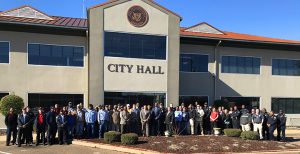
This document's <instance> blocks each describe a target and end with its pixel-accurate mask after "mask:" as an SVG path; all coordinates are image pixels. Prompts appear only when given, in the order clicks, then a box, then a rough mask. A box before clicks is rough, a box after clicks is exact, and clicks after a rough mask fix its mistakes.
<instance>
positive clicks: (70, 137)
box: [67, 126, 75, 141]
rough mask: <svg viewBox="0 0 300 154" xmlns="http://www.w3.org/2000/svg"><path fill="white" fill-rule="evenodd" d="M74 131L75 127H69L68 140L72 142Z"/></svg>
mask: <svg viewBox="0 0 300 154" xmlns="http://www.w3.org/2000/svg"><path fill="white" fill-rule="evenodd" d="M74 129H75V127H74V126H68V127H67V139H68V140H70V141H71V140H73V133H74Z"/></svg>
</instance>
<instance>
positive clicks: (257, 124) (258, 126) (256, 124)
mask: <svg viewBox="0 0 300 154" xmlns="http://www.w3.org/2000/svg"><path fill="white" fill-rule="evenodd" d="M263 122H264V117H263V115H262V114H260V111H259V109H256V111H255V114H253V115H252V123H253V131H258V132H259V136H260V139H261V140H262V139H263V135H262V123H263Z"/></svg>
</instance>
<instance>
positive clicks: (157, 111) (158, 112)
mask: <svg viewBox="0 0 300 154" xmlns="http://www.w3.org/2000/svg"><path fill="white" fill-rule="evenodd" d="M152 113H153V114H152V115H153V120H154V121H153V122H154V124H153V125H154V132H153V133H154V134H153V135H155V136H156V135H157V136H160V135H161V134H160V126H159V124H160V120H161V113H162V112H161V108H160V107H159V106H158V103H155V105H154V107H153V109H152Z"/></svg>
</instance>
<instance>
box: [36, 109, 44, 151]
mask: <svg viewBox="0 0 300 154" xmlns="http://www.w3.org/2000/svg"><path fill="white" fill-rule="evenodd" d="M34 125H35V129H36V146H38V145H39V143H40V141H42V143H43V145H45V129H46V115H45V114H44V109H43V108H39V111H38V114H37V116H36V118H35V122H34Z"/></svg>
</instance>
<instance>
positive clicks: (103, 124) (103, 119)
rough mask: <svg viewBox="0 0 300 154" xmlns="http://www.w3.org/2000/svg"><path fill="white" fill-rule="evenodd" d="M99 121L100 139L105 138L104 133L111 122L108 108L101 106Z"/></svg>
mask: <svg viewBox="0 0 300 154" xmlns="http://www.w3.org/2000/svg"><path fill="white" fill-rule="evenodd" d="M97 120H98V123H99V139H100V138H103V135H104V133H105V132H106V130H107V124H108V122H109V113H108V107H107V106H105V109H104V108H103V106H100V110H99V111H98V116H97Z"/></svg>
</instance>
